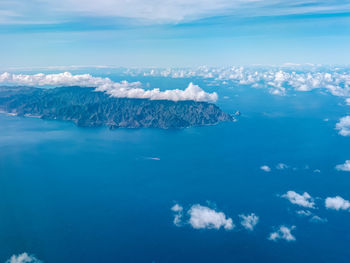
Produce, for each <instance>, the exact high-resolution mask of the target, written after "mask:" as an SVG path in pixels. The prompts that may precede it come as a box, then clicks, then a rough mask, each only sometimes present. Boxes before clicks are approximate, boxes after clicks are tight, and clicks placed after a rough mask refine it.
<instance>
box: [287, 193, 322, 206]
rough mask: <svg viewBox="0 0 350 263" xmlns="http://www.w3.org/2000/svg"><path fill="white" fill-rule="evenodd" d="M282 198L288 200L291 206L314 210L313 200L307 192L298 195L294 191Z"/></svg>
mask: <svg viewBox="0 0 350 263" xmlns="http://www.w3.org/2000/svg"><path fill="white" fill-rule="evenodd" d="M282 197H283V198H285V199H287V200H289V202H291V203H292V204H295V205H299V206H303V207H308V208H315V203H314V201H313V198H312V197H311V196H310V195H309V194H308V193H307V192H305V193H303V194H302V195H300V194H298V193H296V192H294V191H288V192H287V193H285V194H284V195H282Z"/></svg>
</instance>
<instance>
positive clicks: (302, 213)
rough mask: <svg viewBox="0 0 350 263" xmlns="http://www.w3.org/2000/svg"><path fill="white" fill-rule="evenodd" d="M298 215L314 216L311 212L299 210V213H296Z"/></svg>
mask: <svg viewBox="0 0 350 263" xmlns="http://www.w3.org/2000/svg"><path fill="white" fill-rule="evenodd" d="M296 213H297V214H298V215H299V216H311V215H312V213H311V212H310V211H309V210H298V211H296Z"/></svg>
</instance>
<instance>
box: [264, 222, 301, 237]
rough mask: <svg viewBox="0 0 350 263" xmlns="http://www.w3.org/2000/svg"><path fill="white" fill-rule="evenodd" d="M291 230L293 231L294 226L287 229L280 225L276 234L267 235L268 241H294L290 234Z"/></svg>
mask: <svg viewBox="0 0 350 263" xmlns="http://www.w3.org/2000/svg"><path fill="white" fill-rule="evenodd" d="M293 229H295V226H292V227H290V228H288V227H286V226H283V225H282V226H280V227H279V229H278V230H277V231H276V232H272V233H271V234H270V235H269V237H268V239H269V240H271V241H277V240H279V239H284V240H286V241H295V240H296V239H295V237H294V236H293V235H292V233H291V232H292V230H293Z"/></svg>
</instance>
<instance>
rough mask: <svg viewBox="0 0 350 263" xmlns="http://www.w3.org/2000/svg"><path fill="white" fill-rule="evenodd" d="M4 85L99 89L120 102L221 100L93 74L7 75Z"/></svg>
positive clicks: (195, 89) (196, 90) (197, 91)
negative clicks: (145, 86)
mask: <svg viewBox="0 0 350 263" xmlns="http://www.w3.org/2000/svg"><path fill="white" fill-rule="evenodd" d="M0 83H4V84H15V85H27V86H81V87H96V91H101V92H106V93H107V94H109V95H111V96H112V97H116V98H139V99H150V100H172V101H183V100H194V101H208V102H215V101H217V99H218V95H217V93H215V92H213V93H207V92H205V91H204V90H202V89H201V88H200V87H199V86H198V85H195V84H193V83H192V82H191V83H190V84H189V85H188V87H187V88H186V89H185V90H179V89H173V90H164V91H161V90H159V89H151V90H145V89H143V88H142V85H141V83H140V82H127V81H125V80H124V81H121V82H114V81H112V80H110V79H109V78H101V77H93V76H91V75H90V74H82V75H72V74H71V73H69V72H65V73H59V74H43V73H39V74H35V75H22V74H11V73H7V72H5V73H3V74H1V75H0Z"/></svg>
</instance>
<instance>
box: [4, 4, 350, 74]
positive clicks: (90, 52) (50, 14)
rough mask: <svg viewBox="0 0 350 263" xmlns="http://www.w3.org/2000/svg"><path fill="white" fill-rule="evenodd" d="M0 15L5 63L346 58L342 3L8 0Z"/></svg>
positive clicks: (349, 17) (347, 7)
mask: <svg viewBox="0 0 350 263" xmlns="http://www.w3.org/2000/svg"><path fill="white" fill-rule="evenodd" d="M38 7H40V8H38ZM0 14H1V16H2V17H1V18H0V33H1V35H0V48H1V50H3V52H2V61H1V62H0V67H1V68H4V67H38V66H55V65H106V64H107V65H116V66H124V67H187V66H190V67H196V66H199V65H213V66H220V65H251V64H283V63H286V62H293V63H297V64H305V63H314V64H348V63H349V62H348V61H349V60H350V52H347V51H348V44H347V43H349V42H350V4H349V3H346V2H344V1H332V2H329V1H324V0H317V1H316V0H315V1H307V0H299V1H278V0H268V1H259V0H256V1H240V0H236V1H228V0H220V1H214V0H206V1H199V0H190V1H166V2H159V1H157V0H153V1H151V2H148V3H144V2H143V1H140V0H132V1H131V2H130V1H123V0H118V1H112V0H102V1H99V2H98V3H97V2H94V1H92V0H89V1H80V0H64V1H60V2H59V3H58V2H57V1H52V0H45V1H44V0H30V1H26V2H23V1H21V0H14V1H3V2H1V3H0ZM5 50H10V52H4V51H5Z"/></svg>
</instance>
